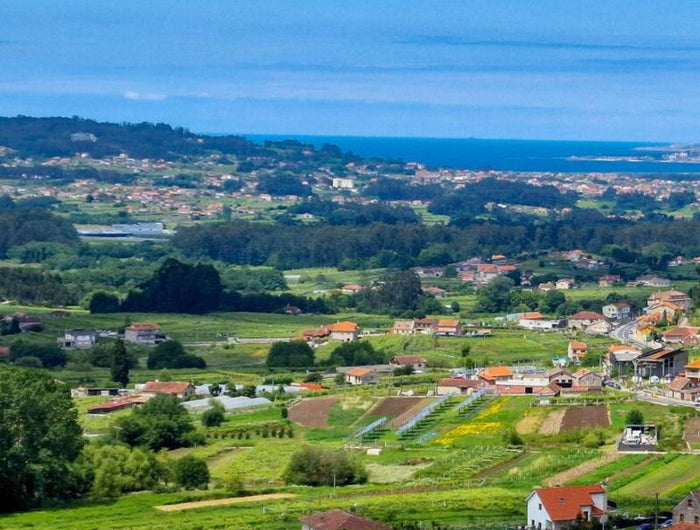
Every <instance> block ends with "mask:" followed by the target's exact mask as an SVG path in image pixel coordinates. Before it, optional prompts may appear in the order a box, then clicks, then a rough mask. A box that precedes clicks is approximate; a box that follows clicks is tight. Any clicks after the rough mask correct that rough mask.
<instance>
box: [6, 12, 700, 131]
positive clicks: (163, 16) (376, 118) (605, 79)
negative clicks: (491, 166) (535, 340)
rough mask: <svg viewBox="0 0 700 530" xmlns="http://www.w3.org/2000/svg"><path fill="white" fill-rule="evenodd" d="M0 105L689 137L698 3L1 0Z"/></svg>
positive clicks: (699, 103)
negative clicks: (0, 73)
mask: <svg viewBox="0 0 700 530" xmlns="http://www.w3.org/2000/svg"><path fill="white" fill-rule="evenodd" d="M0 72H2V75H0V114H2V115H16V114H26V115H42V116H46V115H67V116H72V115H78V116H85V117H90V118H95V119H100V120H112V121H144V120H149V121H165V122H168V123H172V124H176V125H182V126H185V127H189V128H190V129H192V130H195V131H199V132H242V133H246V132H247V133H262V134H264V133H278V134H331V135H334V134H335V135H374V136H431V137H481V138H543V139H558V138H561V139H591V140H651V141H660V140H663V141H700V128H699V127H698V124H700V2H696V1H683V0H674V1H673V2H667V1H657V2H648V1H644V0H635V1H627V0H615V1H612V2H611V1H590V0H587V1H581V0H577V1H565V0H560V1H538V0H512V1H502V0H501V1H499V0H485V1H470V0H462V1H439V0H434V1H430V2H427V1H423V2H421V1H411V0H373V1H361V0H342V1H341V0H323V1H313V0H307V1H303V2H302V1H299V0H286V1H281V0H253V1H247V0H228V1H225V0H198V1H196V2H195V1H184V0H171V1H165V0H148V1H142V0H138V1H137V0H80V1H78V0H44V1H35V0H3V1H2V2H1V3H0Z"/></svg>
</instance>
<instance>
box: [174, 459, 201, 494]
mask: <svg viewBox="0 0 700 530" xmlns="http://www.w3.org/2000/svg"><path fill="white" fill-rule="evenodd" d="M173 471H174V474H175V483H176V484H177V485H178V486H181V487H183V488H185V489H188V490H192V489H207V486H208V485H209V468H207V463H206V462H205V461H204V460H202V459H201V458H197V457H196V456H194V455H187V456H183V457H182V458H181V459H180V460H177V461H176V462H175V464H174V466H173Z"/></svg>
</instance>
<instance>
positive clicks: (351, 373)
mask: <svg viewBox="0 0 700 530" xmlns="http://www.w3.org/2000/svg"><path fill="white" fill-rule="evenodd" d="M379 379H381V374H380V373H379V371H378V370H376V369H374V368H373V367H371V366H355V367H353V368H350V369H349V370H347V371H346V372H345V382H346V383H347V384H349V385H374V384H377V383H378V382H379Z"/></svg>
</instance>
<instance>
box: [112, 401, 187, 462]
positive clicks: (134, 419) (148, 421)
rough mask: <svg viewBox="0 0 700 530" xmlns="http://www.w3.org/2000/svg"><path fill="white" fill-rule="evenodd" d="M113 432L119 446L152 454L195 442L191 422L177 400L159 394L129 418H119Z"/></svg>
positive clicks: (135, 410)
mask: <svg viewBox="0 0 700 530" xmlns="http://www.w3.org/2000/svg"><path fill="white" fill-rule="evenodd" d="M111 432H112V437H113V438H115V439H117V440H119V441H120V442H123V443H126V444H127V445H130V446H132V447H133V446H144V447H147V448H149V449H151V450H153V451H157V450H158V449H161V448H163V447H165V448H166V449H176V448H178V447H185V446H188V445H191V444H192V443H193V442H194V441H195V437H194V436H193V435H194V425H193V424H192V418H191V417H190V415H189V413H188V412H187V410H186V409H185V407H183V406H182V405H181V404H180V402H179V401H178V399H177V398H176V397H175V396H171V395H167V394H158V395H157V396H155V397H154V398H152V399H150V400H149V401H147V402H146V403H144V404H143V405H142V406H141V407H139V408H137V409H134V411H133V412H132V413H131V414H129V415H128V416H122V417H120V418H118V419H117V421H116V422H115V423H114V426H113V428H112V431H111Z"/></svg>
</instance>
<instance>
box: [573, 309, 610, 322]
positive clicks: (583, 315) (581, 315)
mask: <svg viewBox="0 0 700 530" xmlns="http://www.w3.org/2000/svg"><path fill="white" fill-rule="evenodd" d="M569 320H605V317H604V316H603V315H601V314H600V313H596V312H595V311H579V312H578V313H576V314H575V315H571V316H570V317H569Z"/></svg>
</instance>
